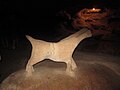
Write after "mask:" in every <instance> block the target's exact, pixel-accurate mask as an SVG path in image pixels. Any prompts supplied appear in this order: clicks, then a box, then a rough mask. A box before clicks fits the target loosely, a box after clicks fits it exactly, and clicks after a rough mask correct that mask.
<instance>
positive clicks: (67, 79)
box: [0, 51, 120, 90]
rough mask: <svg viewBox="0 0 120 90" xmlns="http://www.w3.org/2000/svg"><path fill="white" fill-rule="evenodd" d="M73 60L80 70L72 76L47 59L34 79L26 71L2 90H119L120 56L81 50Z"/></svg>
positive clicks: (16, 74) (14, 76)
mask: <svg viewBox="0 0 120 90" xmlns="http://www.w3.org/2000/svg"><path fill="white" fill-rule="evenodd" d="M73 57H74V59H75V62H76V63H77V66H78V69H77V70H76V71H75V72H74V73H73V75H72V76H70V75H69V73H66V72H65V68H66V64H65V63H56V62H53V61H50V60H45V61H43V62H40V63H38V64H36V65H35V66H34V68H35V72H34V73H33V76H31V77H26V72H25V69H24V68H23V69H21V70H18V71H16V72H14V73H12V74H10V75H9V76H8V77H7V78H6V79H5V80H3V82H2V83H1V86H0V90H120V61H119V60H120V57H117V56H114V57H113V56H110V55H105V54H104V55H103V54H100V53H99V54H98V53H88V52H80V51H75V53H74V55H73Z"/></svg>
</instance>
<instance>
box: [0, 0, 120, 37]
mask: <svg viewBox="0 0 120 90" xmlns="http://www.w3.org/2000/svg"><path fill="white" fill-rule="evenodd" d="M0 4H1V5H0V13H1V17H0V26H1V31H3V33H10V34H11V33H17V34H19V35H20V34H24V33H30V32H32V33H33V32H34V33H35V32H37V33H38V32H40V33H41V31H42V32H52V33H54V32H53V31H52V30H54V29H53V28H54V27H55V25H56V24H57V23H58V22H59V20H58V19H57V18H56V13H57V12H59V11H60V10H67V11H68V12H69V13H70V14H71V15H74V14H75V13H76V12H77V11H79V10H80V9H82V8H89V7H90V8H92V7H109V8H118V7H119V5H118V2H117V1H115V0H41V1H38V0H34V1H25V0H12V1H7V0H2V1H0Z"/></svg>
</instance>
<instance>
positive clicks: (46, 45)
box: [26, 28, 92, 76]
mask: <svg viewBox="0 0 120 90" xmlns="http://www.w3.org/2000/svg"><path fill="white" fill-rule="evenodd" d="M91 36H92V34H91V31H90V30H88V29H86V28H84V29H81V30H80V31H78V32H76V33H74V34H72V35H70V36H68V37H66V38H64V39H62V40H60V41H59V42H56V43H53V42H46V41H43V40H37V39H34V38H32V37H30V36H28V35H26V37H27V39H28V40H29V41H30V42H31V44H32V52H31V57H30V59H29V61H28V63H27V65H26V71H27V75H28V76H30V75H32V72H33V71H34V69H33V65H35V64H36V63H38V62H40V61H43V60H45V59H50V60H53V61H55V62H65V63H66V64H67V68H66V71H67V72H68V73H70V72H73V71H74V70H75V69H76V68H77V66H76V63H75V61H74V59H73V57H72V54H73V52H74V50H75V48H76V47H77V45H78V44H79V43H80V42H81V41H82V40H83V39H85V38H88V37H91Z"/></svg>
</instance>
